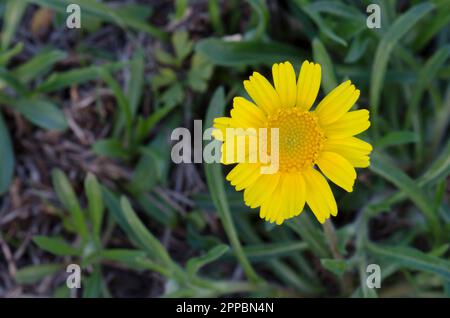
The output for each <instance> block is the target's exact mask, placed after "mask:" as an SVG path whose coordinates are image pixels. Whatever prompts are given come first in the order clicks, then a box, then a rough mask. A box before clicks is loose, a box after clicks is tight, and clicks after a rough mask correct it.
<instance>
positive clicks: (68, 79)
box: [36, 62, 127, 93]
mask: <svg viewBox="0 0 450 318" xmlns="http://www.w3.org/2000/svg"><path fill="white" fill-rule="evenodd" d="M126 64H127V63H125V62H115V63H106V64H103V65H102V66H88V67H84V68H77V69H75V70H70V71H66V72H54V73H52V75H50V76H49V77H48V78H47V79H46V80H45V81H44V82H43V83H42V84H41V85H39V86H38V87H37V89H36V91H37V92H40V93H50V92H54V91H58V90H60V89H63V88H65V87H69V86H72V85H76V84H81V83H84V82H87V81H91V80H94V79H96V78H98V77H99V74H98V72H99V71H98V69H99V68H103V69H105V70H106V71H108V72H114V71H117V70H120V69H121V68H123V67H124V66H125V65H126Z"/></svg>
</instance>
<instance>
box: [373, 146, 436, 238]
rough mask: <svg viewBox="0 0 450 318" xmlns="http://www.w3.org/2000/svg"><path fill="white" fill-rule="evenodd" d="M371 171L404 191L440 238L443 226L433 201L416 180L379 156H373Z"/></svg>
mask: <svg viewBox="0 0 450 318" xmlns="http://www.w3.org/2000/svg"><path fill="white" fill-rule="evenodd" d="M370 169H371V170H372V171H373V172H375V173H376V174H378V175H380V176H381V177H383V178H385V179H386V180H388V181H389V182H392V183H393V184H394V185H395V186H396V187H397V188H398V189H399V190H402V191H403V192H404V193H405V194H406V195H407V196H408V197H409V198H410V200H411V201H412V202H414V203H415V204H416V206H417V207H418V208H419V209H420V210H421V211H422V212H423V214H424V216H425V218H426V219H427V221H428V224H429V226H430V229H431V230H432V232H433V234H434V235H435V236H436V237H438V238H439V237H440V235H441V226H440V223H439V220H438V216H437V215H436V214H435V211H434V209H433V206H432V204H430V202H432V201H431V200H430V199H429V198H427V197H426V196H425V194H424V192H423V191H421V189H420V187H419V186H418V185H417V183H416V182H414V180H412V179H411V178H410V177H409V176H407V175H406V174H405V173H404V172H403V171H401V170H400V169H398V168H397V167H395V166H394V165H393V164H392V163H390V162H389V161H388V160H387V159H385V158H384V157H383V156H381V155H379V154H374V155H372V158H371V165H370Z"/></svg>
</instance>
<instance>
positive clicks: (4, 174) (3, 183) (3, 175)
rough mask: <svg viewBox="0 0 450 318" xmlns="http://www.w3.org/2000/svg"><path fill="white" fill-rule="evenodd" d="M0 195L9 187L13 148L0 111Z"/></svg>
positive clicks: (11, 174)
mask: <svg viewBox="0 0 450 318" xmlns="http://www.w3.org/2000/svg"><path fill="white" fill-rule="evenodd" d="M0 149H1V155H0V195H1V194H4V193H5V192H6V191H8V189H9V185H10V184H11V180H12V177H13V174H14V150H13V147H12V144H11V137H10V136H9V131H8V127H7V126H6V124H5V121H4V120H3V115H2V113H1V111H0Z"/></svg>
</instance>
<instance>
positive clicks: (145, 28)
mask: <svg viewBox="0 0 450 318" xmlns="http://www.w3.org/2000/svg"><path fill="white" fill-rule="evenodd" d="M28 1H30V2H33V3H35V4H38V5H40V6H45V7H50V8H52V9H54V10H57V11H60V12H63V13H64V14H65V13H66V8H67V6H68V5H69V4H71V3H73V0H28ZM76 3H77V4H78V5H79V6H80V7H81V8H82V14H83V15H86V16H87V17H92V18H97V19H101V20H102V21H105V22H110V23H115V24H117V25H118V26H120V27H122V28H131V29H134V30H136V31H142V32H145V33H148V34H149V35H152V36H154V37H156V38H158V39H160V40H164V39H166V37H167V34H166V33H165V32H164V31H162V30H160V29H158V28H157V27H154V26H152V25H150V24H149V23H148V22H147V21H146V20H145V19H142V17H141V16H140V15H135V14H133V12H131V11H126V10H123V11H122V10H120V9H117V8H112V7H111V6H109V5H107V4H105V3H102V2H97V1H92V0H77V1H76ZM143 17H144V18H145V16H143Z"/></svg>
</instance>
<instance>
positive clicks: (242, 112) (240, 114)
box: [230, 97, 266, 128]
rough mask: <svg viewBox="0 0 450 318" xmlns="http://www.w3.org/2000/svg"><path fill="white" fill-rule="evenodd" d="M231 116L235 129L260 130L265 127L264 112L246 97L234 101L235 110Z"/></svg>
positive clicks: (236, 98)
mask: <svg viewBox="0 0 450 318" xmlns="http://www.w3.org/2000/svg"><path fill="white" fill-rule="evenodd" d="M230 114H231V118H232V119H233V125H234V127H240V128H249V127H253V128H259V127H263V126H264V124H265V122H266V116H265V114H264V112H263V111H262V110H261V109H260V108H258V107H257V106H256V105H255V104H253V103H252V102H250V101H248V100H247V99H245V98H244V97H235V98H234V99H233V109H232V110H231V113H230Z"/></svg>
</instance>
